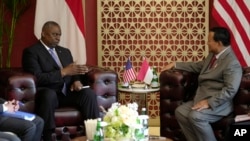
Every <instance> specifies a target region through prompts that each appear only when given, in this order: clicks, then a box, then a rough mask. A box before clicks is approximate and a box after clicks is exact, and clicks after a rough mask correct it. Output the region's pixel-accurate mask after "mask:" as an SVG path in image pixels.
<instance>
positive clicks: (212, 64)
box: [208, 55, 217, 69]
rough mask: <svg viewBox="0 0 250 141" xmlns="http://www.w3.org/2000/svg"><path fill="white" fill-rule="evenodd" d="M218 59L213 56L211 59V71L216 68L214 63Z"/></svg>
mask: <svg viewBox="0 0 250 141" xmlns="http://www.w3.org/2000/svg"><path fill="white" fill-rule="evenodd" d="M216 60H217V59H216V57H215V55H213V57H212V59H211V61H210V63H209V67H208V68H209V69H211V68H213V66H214V62H215V61H216Z"/></svg>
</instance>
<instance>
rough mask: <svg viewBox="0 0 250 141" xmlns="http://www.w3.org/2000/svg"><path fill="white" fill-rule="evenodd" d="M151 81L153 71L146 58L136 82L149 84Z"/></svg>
mask: <svg viewBox="0 0 250 141" xmlns="http://www.w3.org/2000/svg"><path fill="white" fill-rule="evenodd" d="M152 79H153V71H152V69H151V68H150V66H149V64H148V62H147V60H146V58H144V60H143V62H142V65H141V68H140V71H139V73H138V76H137V80H140V81H143V82H145V83H146V84H150V83H151V81H152Z"/></svg>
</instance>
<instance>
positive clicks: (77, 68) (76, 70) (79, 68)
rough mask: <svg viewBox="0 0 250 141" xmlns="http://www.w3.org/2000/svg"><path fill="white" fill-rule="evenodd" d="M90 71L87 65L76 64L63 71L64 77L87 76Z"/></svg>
mask: <svg viewBox="0 0 250 141" xmlns="http://www.w3.org/2000/svg"><path fill="white" fill-rule="evenodd" d="M88 71H89V68H88V67H87V66H86V65H79V64H76V63H75V62H74V63H71V64H69V65H68V66H66V67H65V68H63V69H61V74H62V76H63V77H64V76H71V75H78V74H85V73H87V72H88Z"/></svg>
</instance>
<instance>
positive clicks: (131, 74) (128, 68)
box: [123, 58, 136, 83]
mask: <svg viewBox="0 0 250 141" xmlns="http://www.w3.org/2000/svg"><path fill="white" fill-rule="evenodd" d="M135 79H136V74H135V71H134V69H133V67H132V63H131V61H130V59H129V58H128V60H127V62H126V65H125V70H124V73H123V81H124V82H125V83H126V82H130V81H132V80H135Z"/></svg>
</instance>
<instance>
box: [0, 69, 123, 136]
mask: <svg viewBox="0 0 250 141" xmlns="http://www.w3.org/2000/svg"><path fill="white" fill-rule="evenodd" d="M90 68H91V71H90V72H88V73H87V74H85V75H83V76H82V82H83V83H84V84H85V85H89V86H90V87H91V88H92V89H93V90H94V91H95V92H96V94H97V100H98V104H99V105H100V106H102V107H104V108H105V109H108V108H109V107H110V106H111V104H112V103H114V102H116V101H117V93H118V92H117V82H118V77H117V73H116V72H114V71H112V70H109V69H104V68H100V67H93V66H90ZM0 73H1V76H0V97H2V98H4V99H6V100H12V99H17V100H19V101H21V105H20V108H21V110H23V111H27V112H34V105H35V102H34V97H35V94H36V93H37V92H40V91H39V90H37V89H36V85H35V77H34V76H33V75H31V74H28V73H25V72H23V71H22V69H20V68H10V69H0ZM100 113H101V115H103V113H102V112H101V110H100ZM55 122H56V135H54V136H56V137H57V138H58V139H62V138H64V139H67V138H68V137H72V138H73V137H75V136H80V135H84V127H83V123H84V121H83V119H82V116H81V113H80V112H79V111H78V110H77V109H76V108H74V107H59V108H57V109H56V111H55ZM63 141H66V140H63Z"/></svg>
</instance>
